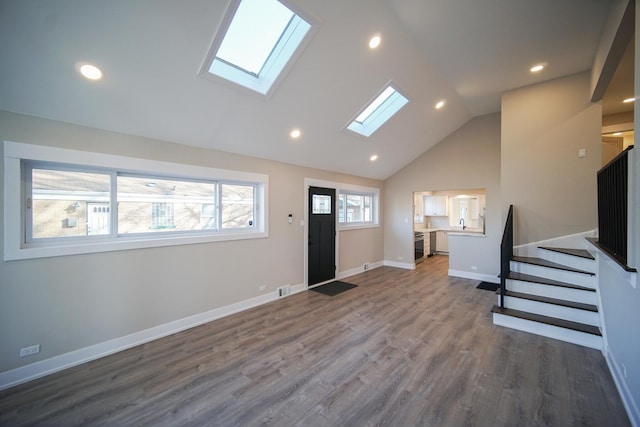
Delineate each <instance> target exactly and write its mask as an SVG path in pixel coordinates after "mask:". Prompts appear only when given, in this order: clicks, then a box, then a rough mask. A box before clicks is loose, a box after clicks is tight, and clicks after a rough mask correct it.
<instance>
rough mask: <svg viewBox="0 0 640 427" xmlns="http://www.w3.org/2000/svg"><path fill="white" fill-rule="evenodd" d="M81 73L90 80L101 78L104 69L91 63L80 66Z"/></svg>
mask: <svg viewBox="0 0 640 427" xmlns="http://www.w3.org/2000/svg"><path fill="white" fill-rule="evenodd" d="M80 74H82V75H83V76H84V77H86V78H87V79H89V80H100V79H101V78H102V70H101V69H100V68H98V67H96V66H95V65H91V64H84V65H82V66H81V67H80Z"/></svg>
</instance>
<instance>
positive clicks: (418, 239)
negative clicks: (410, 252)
mask: <svg viewBox="0 0 640 427" xmlns="http://www.w3.org/2000/svg"><path fill="white" fill-rule="evenodd" d="M413 247H414V255H415V257H414V259H415V263H416V264H419V263H421V262H422V261H424V255H425V253H424V233H422V232H420V231H414V232H413Z"/></svg>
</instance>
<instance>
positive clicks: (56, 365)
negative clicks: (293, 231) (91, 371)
mask: <svg viewBox="0 0 640 427" xmlns="http://www.w3.org/2000/svg"><path fill="white" fill-rule="evenodd" d="M305 290H307V287H306V286H305V285H304V284H298V285H293V286H291V293H290V294H289V295H293V294H295V293H298V292H302V291H305ZM289 295H287V296H289ZM279 298H284V297H279V296H278V292H277V291H274V292H269V293H267V294H264V295H260V296H257V297H254V298H250V299H248V300H244V301H240V302H237V303H234V304H230V305H227V306H225V307H220V308H216V309H213V310H210V311H206V312H204V313H199V314H195V315H193V316H189V317H185V318H183V319H178V320H174V321H172V322H168V323H165V324H163V325H158V326H154V327H152V328H149V329H145V330H143V331H139V332H134V333H133V334H129V335H125V336H123V337H119V338H114V339H112V340H109V341H104V342H101V343H98V344H94V345H91V346H89V347H85V348H81V349H78V350H74V351H71V352H69V353H65V354H61V355H58V356H54V357H51V358H49V359H45V360H41V361H39V362H35V363H31V364H29V365H25V366H21V367H19V368H16V369H12V370H10V371H5V372H0V390H4V389H7V388H10V387H13V386H16V385H18V384H22V383H25V382H28V381H31V380H35V379H36V378H40V377H44V376H46V375H49V374H53V373H55V372H58V371H62V370H64V369H67V368H71V367H73V366H77V365H80V364H82V363H86V362H89V361H92V360H96V359H99V358H101V357H104V356H108V355H110V354H114V353H117V352H119V351H122V350H127V349H129V348H132V347H135V346H138V345H140V344H144V343H147V342H149V341H153V340H156V339H159V338H163V337H166V336H169V335H172V334H175V333H176V332H180V331H184V330H186V329H190V328H193V327H195V326H199V325H202V324H204V323H208V322H211V321H213V320H217V319H220V318H222V317H226V316H229V315H232V314H235V313H239V312H241V311H244V310H248V309H250V308H254V307H257V306H259V305H262V304H266V303H268V302H271V301H274V300H276V299H279Z"/></svg>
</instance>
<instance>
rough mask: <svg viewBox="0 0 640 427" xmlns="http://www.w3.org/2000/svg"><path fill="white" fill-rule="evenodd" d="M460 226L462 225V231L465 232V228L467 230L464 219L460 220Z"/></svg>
mask: <svg viewBox="0 0 640 427" xmlns="http://www.w3.org/2000/svg"><path fill="white" fill-rule="evenodd" d="M458 224H462V229H463V230H464V229H465V228H467V226H466V225H464V218H460V222H459V223H458Z"/></svg>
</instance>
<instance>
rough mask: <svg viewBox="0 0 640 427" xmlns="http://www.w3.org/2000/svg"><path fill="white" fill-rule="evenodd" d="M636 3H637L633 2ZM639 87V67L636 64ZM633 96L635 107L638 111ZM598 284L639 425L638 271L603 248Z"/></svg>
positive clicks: (637, 236) (632, 237) (633, 196)
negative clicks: (621, 264)
mask: <svg viewBox="0 0 640 427" xmlns="http://www.w3.org/2000/svg"><path fill="white" fill-rule="evenodd" d="M636 6H637V5H636ZM635 25H636V31H635V49H636V50H635V58H636V61H635V62H636V63H638V58H640V8H638V7H636V19H635ZM635 87H636V92H637V90H638V89H637V88H640V67H636V68H635ZM639 109H640V99H638V97H636V101H635V110H636V111H640V110H639ZM635 129H636V132H635V140H636V141H638V140H639V139H640V134H639V133H638V132H637V129H640V115H638V114H636V115H635ZM638 150H639V149H638V144H635V148H634V149H633V150H631V152H630V153H629V158H630V162H629V164H630V167H629V171H630V187H629V205H630V211H629V225H630V230H629V233H628V239H629V242H630V254H629V255H630V256H629V258H628V264H629V266H632V267H635V268H636V269H639V268H640V151H638ZM598 287H599V294H600V299H601V301H602V306H601V310H602V315H603V318H604V326H605V339H606V348H605V353H606V358H607V362H608V363H609V367H610V368H611V374H612V375H613V377H614V379H615V381H616V384H617V386H618V390H619V391H620V395H621V396H622V398H623V401H624V403H625V406H626V408H627V413H628V414H629V417H630V418H631V420H632V423H633V425H636V426H640V363H639V362H638V361H640V334H639V333H638V331H639V328H640V283H638V273H628V272H625V271H624V270H623V269H622V268H620V267H619V266H618V265H617V264H616V263H614V262H613V261H611V260H610V258H609V257H608V256H607V255H606V254H604V253H603V252H602V251H600V252H599V256H598Z"/></svg>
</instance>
